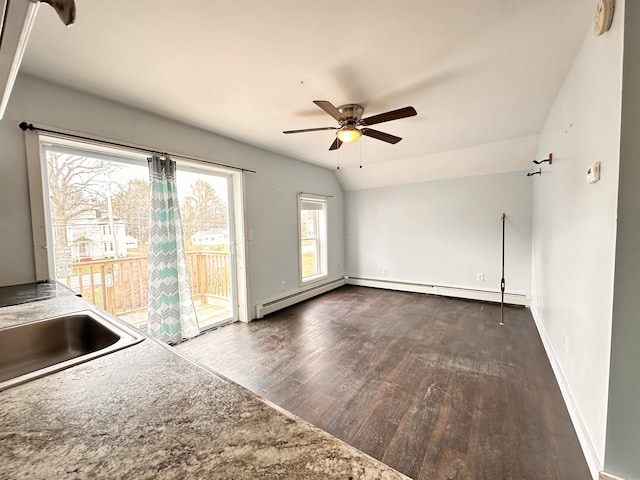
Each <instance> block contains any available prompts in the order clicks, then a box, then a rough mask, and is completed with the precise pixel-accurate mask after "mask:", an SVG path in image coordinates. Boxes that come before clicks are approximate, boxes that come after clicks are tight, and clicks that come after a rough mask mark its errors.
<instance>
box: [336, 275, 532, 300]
mask: <svg viewBox="0 0 640 480" xmlns="http://www.w3.org/2000/svg"><path fill="white" fill-rule="evenodd" d="M345 279H346V281H347V284H349V285H359V286H362V287H373V288H384V289H386V290H399V291H402V292H414V293H426V294H429V295H441V296H444V297H456V298H467V299H469V300H481V301H485V302H500V298H501V294H500V292H492V291H489V290H472V289H469V288H456V287H445V286H441V285H425V284H422V283H410V282H393V281H388V280H378V279H372V278H355V277H345ZM504 302H505V303H507V304H510V305H522V306H525V307H528V306H529V304H530V303H531V296H530V295H525V294H517V293H505V294H504Z"/></svg>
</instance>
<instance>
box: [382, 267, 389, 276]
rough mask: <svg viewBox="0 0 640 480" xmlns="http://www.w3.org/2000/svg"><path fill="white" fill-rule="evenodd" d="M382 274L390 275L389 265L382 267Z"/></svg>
mask: <svg viewBox="0 0 640 480" xmlns="http://www.w3.org/2000/svg"><path fill="white" fill-rule="evenodd" d="M382 275H385V276H386V275H389V269H388V268H387V267H384V268H383V269H382Z"/></svg>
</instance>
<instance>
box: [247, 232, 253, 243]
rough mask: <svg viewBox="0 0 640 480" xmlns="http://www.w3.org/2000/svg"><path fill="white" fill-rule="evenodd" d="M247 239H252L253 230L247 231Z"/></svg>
mask: <svg viewBox="0 0 640 480" xmlns="http://www.w3.org/2000/svg"><path fill="white" fill-rule="evenodd" d="M247 240H249V241H251V240H253V230H249V231H248V232H247Z"/></svg>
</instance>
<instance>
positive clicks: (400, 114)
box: [360, 107, 418, 125]
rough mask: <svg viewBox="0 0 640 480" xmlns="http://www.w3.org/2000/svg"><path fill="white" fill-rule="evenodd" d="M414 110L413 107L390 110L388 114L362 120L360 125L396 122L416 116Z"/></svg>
mask: <svg viewBox="0 0 640 480" xmlns="http://www.w3.org/2000/svg"><path fill="white" fill-rule="evenodd" d="M417 114H418V112H416V109H415V108H413V107H404V108H399V109H398V110H391V111H390V112H385V113H380V114H378V115H374V116H372V117H367V118H363V119H362V120H361V121H360V123H361V124H362V125H375V124H376V123H382V122H389V121H391V120H398V119H400V118H406V117H413V116H414V115H417Z"/></svg>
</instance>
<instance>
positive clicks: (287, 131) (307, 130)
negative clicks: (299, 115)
mask: <svg viewBox="0 0 640 480" xmlns="http://www.w3.org/2000/svg"><path fill="white" fill-rule="evenodd" d="M337 129H338V127H320V128H303V129H302V130H285V131H284V132H282V133H302V132H319V131H320V130H337Z"/></svg>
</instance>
